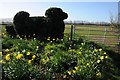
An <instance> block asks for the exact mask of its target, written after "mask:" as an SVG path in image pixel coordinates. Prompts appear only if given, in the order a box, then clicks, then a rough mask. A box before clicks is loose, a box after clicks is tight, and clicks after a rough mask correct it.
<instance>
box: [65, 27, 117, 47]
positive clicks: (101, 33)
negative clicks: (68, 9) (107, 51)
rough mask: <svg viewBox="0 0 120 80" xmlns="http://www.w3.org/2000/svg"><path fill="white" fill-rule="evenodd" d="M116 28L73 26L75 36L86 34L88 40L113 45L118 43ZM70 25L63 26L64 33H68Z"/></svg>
mask: <svg viewBox="0 0 120 80" xmlns="http://www.w3.org/2000/svg"><path fill="white" fill-rule="evenodd" d="M116 31H117V30H116V29H115V28H113V27H110V26H96V25H77V26H75V37H79V36H86V38H87V39H88V40H92V41H96V42H99V43H103V44H106V45H108V46H115V45H116V44H118V34H117V33H116ZM70 32H71V25H66V26H65V33H67V34H70Z"/></svg>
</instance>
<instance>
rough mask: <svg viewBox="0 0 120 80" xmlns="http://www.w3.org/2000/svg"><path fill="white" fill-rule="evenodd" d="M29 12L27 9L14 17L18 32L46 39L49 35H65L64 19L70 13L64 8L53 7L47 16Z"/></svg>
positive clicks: (57, 36) (22, 34) (61, 36)
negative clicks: (31, 14)
mask: <svg viewBox="0 0 120 80" xmlns="http://www.w3.org/2000/svg"><path fill="white" fill-rule="evenodd" d="M29 16H30V15H29V13H28V12H25V11H20V12H18V13H17V14H16V15H15V16H14V19H13V23H14V28H15V31H16V33H17V34H18V35H19V36H21V37H24V36H26V37H27V38H28V37H29V38H31V37H36V38H39V39H42V40H43V39H46V38H47V37H50V38H51V39H53V38H55V39H56V38H63V36H64V29H65V24H64V21H63V20H64V19H67V17H68V14H67V13H65V12H63V11H62V9H60V8H56V7H52V8H49V9H48V10H46V12H45V17H44V16H38V17H29Z"/></svg>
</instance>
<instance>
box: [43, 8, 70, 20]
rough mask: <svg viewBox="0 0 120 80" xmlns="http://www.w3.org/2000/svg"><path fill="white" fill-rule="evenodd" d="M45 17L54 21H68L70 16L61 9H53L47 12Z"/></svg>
mask: <svg viewBox="0 0 120 80" xmlns="http://www.w3.org/2000/svg"><path fill="white" fill-rule="evenodd" d="M45 16H46V17H48V18H51V19H54V20H64V19H67V17H68V14H67V13H65V12H63V10H62V9H61V8H57V7H51V8H49V9H47V10H46V12H45Z"/></svg>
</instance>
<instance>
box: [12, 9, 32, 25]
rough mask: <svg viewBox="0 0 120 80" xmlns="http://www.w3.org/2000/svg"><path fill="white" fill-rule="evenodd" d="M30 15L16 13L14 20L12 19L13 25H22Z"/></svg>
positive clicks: (22, 12) (23, 12) (21, 12)
mask: <svg viewBox="0 0 120 80" xmlns="http://www.w3.org/2000/svg"><path fill="white" fill-rule="evenodd" d="M29 16H30V14H29V13H28V12H25V11H20V12H18V13H17V14H16V15H15V16H14V18H13V23H14V24H15V23H23V22H25V21H26V20H27V19H28V18H29Z"/></svg>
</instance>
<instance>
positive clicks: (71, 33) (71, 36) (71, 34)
mask: <svg viewBox="0 0 120 80" xmlns="http://www.w3.org/2000/svg"><path fill="white" fill-rule="evenodd" d="M73 26H74V25H73V24H72V25H71V32H70V40H71V41H72V40H73V39H72V38H73Z"/></svg>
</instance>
